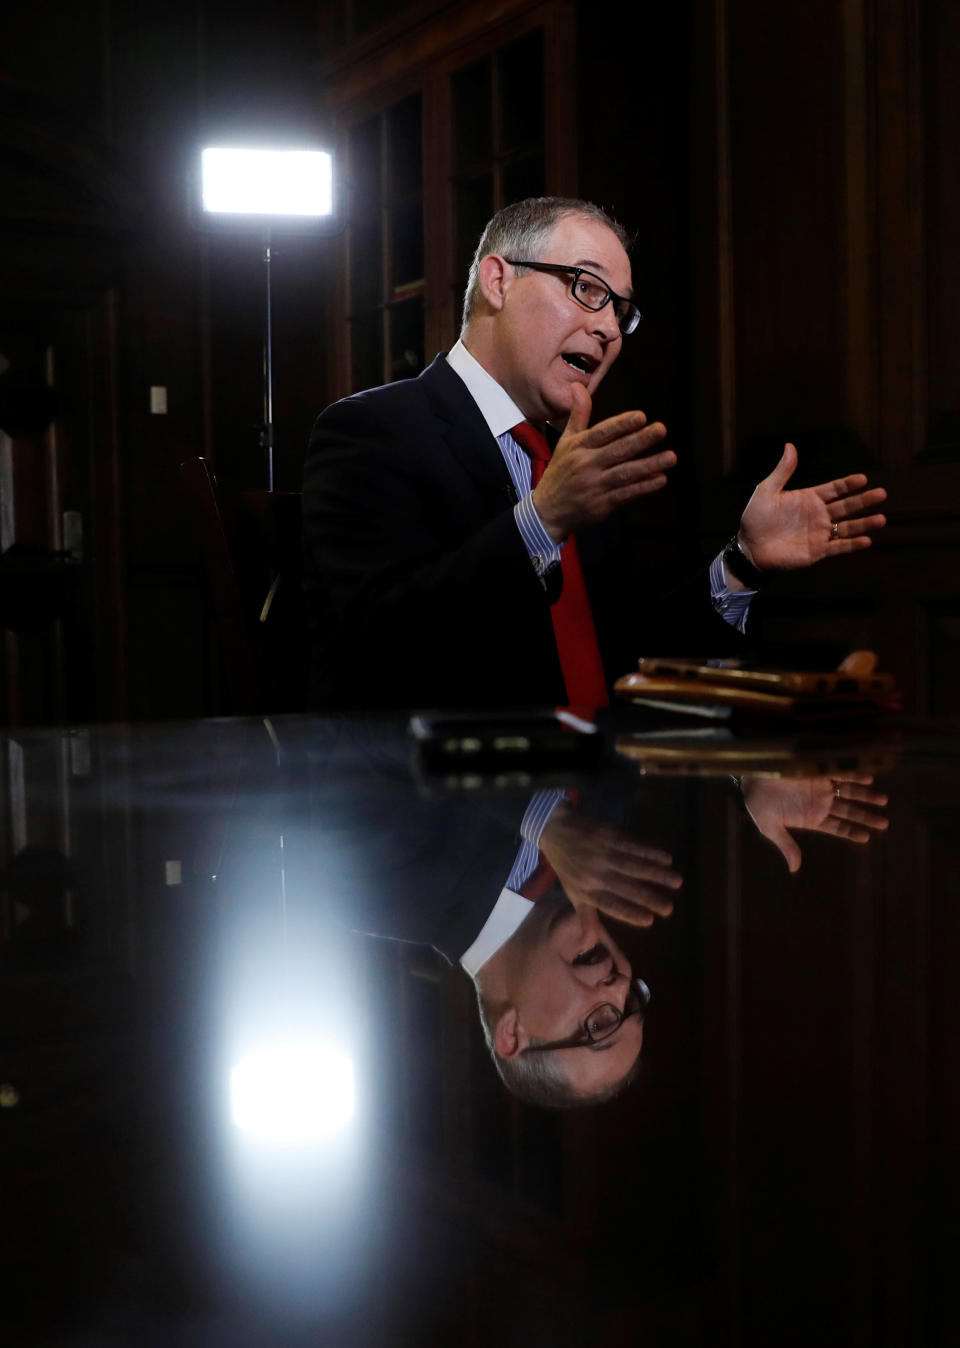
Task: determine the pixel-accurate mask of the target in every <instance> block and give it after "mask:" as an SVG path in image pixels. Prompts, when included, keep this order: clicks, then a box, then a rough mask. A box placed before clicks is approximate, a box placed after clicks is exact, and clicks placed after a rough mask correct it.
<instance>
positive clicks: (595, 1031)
mask: <svg viewBox="0 0 960 1348" xmlns="http://www.w3.org/2000/svg"><path fill="white" fill-rule="evenodd" d="M507 260H508V261H509V259H507ZM649 1005H650V989H649V988H648V987H647V985H646V983H645V982H644V981H643V979H642V978H635V979H634V980H633V982H632V983H631V984H630V989H629V991H628V992H627V996H626V1000H625V1001H624V1003H623V1010H622V1011H621V1010H620V1008H619V1006H614V1005H613V1003H612V1002H603V1003H601V1005H600V1006H595V1007H594V1008H593V1010H592V1011H591V1012H590V1014H589V1015H588V1016H587V1018H586V1019H585V1020H584V1022H583V1024H582V1025H581V1026H580V1028H579V1030H578V1031H577V1033H576V1034H572V1035H571V1036H570V1038H569V1039H555V1040H554V1041H553V1042H552V1043H550V1044H531V1045H530V1046H529V1048H525V1049H521V1052H522V1053H545V1052H546V1051H547V1049H551V1048H589V1047H590V1045H591V1044H602V1043H603V1041H604V1040H605V1039H609V1038H610V1036H611V1035H612V1034H616V1032H617V1030H619V1028H620V1026H621V1025H622V1024H623V1022H624V1021H625V1020H628V1019H629V1018H630V1017H631V1016H642V1015H643V1013H644V1011H646V1009H647V1007H648V1006H649Z"/></svg>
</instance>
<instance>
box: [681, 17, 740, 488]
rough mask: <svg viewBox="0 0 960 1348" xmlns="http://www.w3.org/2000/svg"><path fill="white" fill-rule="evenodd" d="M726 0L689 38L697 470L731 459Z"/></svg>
mask: <svg viewBox="0 0 960 1348" xmlns="http://www.w3.org/2000/svg"><path fill="white" fill-rule="evenodd" d="M727 23H728V20H727V0H713V3H712V4H709V5H699V6H697V8H696V22H695V25H694V35H693V64H692V71H693V82H692V96H691V97H692V117H691V126H692V135H691V145H690V153H691V163H692V185H691V209H690V218H691V251H692V259H691V265H692V271H693V315H692V318H693V396H694V403H695V408H696V412H695V417H694V425H693V429H694V433H695V443H696V445H697V452H698V460H699V464H700V471H701V472H702V473H705V474H710V475H713V474H719V473H730V472H732V471H733V468H734V466H735V461H736V439H737V432H736V350H735V341H736V330H735V324H734V272H733V218H732V208H733V203H732V192H733V188H732V182H731V163H730V89H729V79H730V72H729V51H728V41H727Z"/></svg>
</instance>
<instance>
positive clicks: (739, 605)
mask: <svg viewBox="0 0 960 1348" xmlns="http://www.w3.org/2000/svg"><path fill="white" fill-rule="evenodd" d="M756 593H757V591H756V590H731V589H729V588H728V587H727V573H726V570H725V568H724V565H723V553H722V552H718V553H717V555H716V557H714V559H713V561H712V562H711V563H710V598H711V600H712V601H713V607H714V608H715V609H716V610H717V612H718V613H719V614H720V617H721V618H722V619H723V621H724V622H726V623H729V624H730V626H731V627H735V628H736V629H737V631H738V632H745V631H746V630H747V617H748V615H749V613H750V601H751V599H753V597H754V595H755V594H756Z"/></svg>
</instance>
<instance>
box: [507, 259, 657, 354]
mask: <svg viewBox="0 0 960 1348" xmlns="http://www.w3.org/2000/svg"><path fill="white" fill-rule="evenodd" d="M504 261H506V262H509V263H510V266H511V267H529V268H530V270H531V271H546V272H553V273H554V274H556V275H558V276H570V277H571V278H572V279H571V282H570V298H571V299H574V300H576V302H577V303H578V304H579V305H581V306H582V307H583V308H584V309H593V310H594V311H596V310H597V309H602V308H603V307H604V306H605V305H607V304H611V303H612V304H613V312H614V315H615V316H616V320H617V326H618V327H619V329H620V331H621V332H622V333H623V334H624V335H626V334H627V333H630V332H633V330H634V328H635V327H636V326H637V324H638V323H639V322H640V319H641V318H642V317H643V315H642V314H641V312H640V310H639V309H638V308H637V306H636V305H635V304H634V302H633V300H628V299H627V297H626V295H618V294H617V292H616V291H615V290H611V289H610V287H609V286H608V285H607V283H606V281H604V280H603V278H602V277H600V276H598V275H597V274H596V272H592V271H587V270H586V268H585V267H562V266H560V265H559V263H556V262H521V261H520V260H519V259H518V258H515V257H508V258H505V259H504Z"/></svg>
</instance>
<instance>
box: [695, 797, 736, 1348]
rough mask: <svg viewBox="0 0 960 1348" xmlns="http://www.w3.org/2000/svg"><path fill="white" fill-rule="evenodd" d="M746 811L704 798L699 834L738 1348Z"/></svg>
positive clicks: (713, 1164) (720, 1217)
mask: <svg viewBox="0 0 960 1348" xmlns="http://www.w3.org/2000/svg"><path fill="white" fill-rule="evenodd" d="M731 791H733V787H732V784H731ZM741 808H742V807H741V806H740V805H739V803H738V802H737V801H736V800H735V799H730V800H729V801H728V802H727V803H726V805H725V806H724V807H723V808H721V809H717V807H716V801H715V798H713V796H712V795H709V794H708V793H707V792H703V793H702V795H701V809H700V811H699V815H698V820H697V830H696V838H697V843H698V846H697V855H698V856H700V857H702V858H704V859H705V860H706V867H707V868H708V871H709V875H710V877H711V884H710V886H709V892H705V894H704V901H703V904H702V917H701V924H700V925H701V932H702V947H701V968H702V978H701V984H700V1004H701V1007H702V1008H710V1011H709V1014H706V1015H702V1018H701V1024H702V1043H701V1061H702V1063H703V1068H702V1074H701V1081H702V1097H701V1128H702V1133H703V1137H704V1140H705V1148H706V1153H707V1157H708V1162H709V1165H710V1175H711V1178H712V1179H713V1181H714V1182H713V1184H712V1186H711V1187H710V1188H708V1189H707V1190H706V1199H705V1207H706V1209H707V1212H708V1223H709V1229H710V1230H711V1234H712V1248H711V1256H712V1259H713V1260H714V1261H715V1263H716V1271H715V1274H714V1281H715V1284H716V1286H717V1288H718V1292H717V1293H716V1295H717V1297H718V1298H719V1304H717V1305H716V1306H715V1307H714V1316H715V1318H716V1321H717V1323H718V1324H719V1325H722V1326H723V1327H724V1331H725V1333H724V1335H723V1337H721V1339H720V1342H721V1343H723V1344H731V1345H732V1344H738V1343H740V1341H741V1322H742V1312H743V1291H744V1288H743V1276H744V1271H743V1232H742V1208H743V1194H742V1183H743V1154H742V1149H743V1113H742V1110H743V1080H742V1069H743V1022H742V996H743V988H742V978H743V964H742V956H743V951H742V925H743V908H742V904H743V873H742V860H743V859H742V849H741V840H742V836H743V834H742V826H743V820H742V818H741V814H740V811H741Z"/></svg>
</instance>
